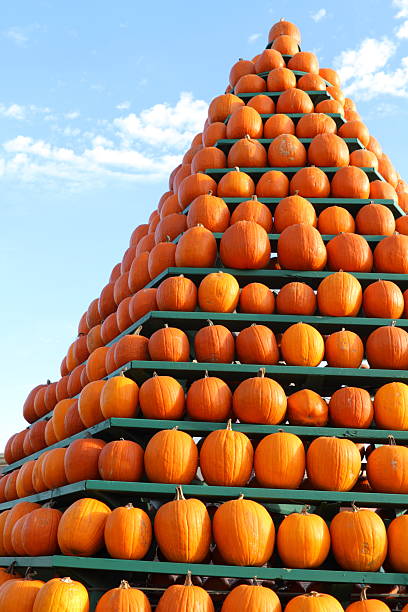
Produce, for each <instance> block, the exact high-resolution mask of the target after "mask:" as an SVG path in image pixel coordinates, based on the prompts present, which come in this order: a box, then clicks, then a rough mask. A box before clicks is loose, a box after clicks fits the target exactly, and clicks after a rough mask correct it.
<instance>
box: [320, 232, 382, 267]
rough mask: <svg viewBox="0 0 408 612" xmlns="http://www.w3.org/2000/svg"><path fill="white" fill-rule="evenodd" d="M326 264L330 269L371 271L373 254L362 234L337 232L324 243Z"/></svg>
mask: <svg viewBox="0 0 408 612" xmlns="http://www.w3.org/2000/svg"><path fill="white" fill-rule="evenodd" d="M326 249H327V266H328V268H329V269H330V270H344V271H346V272H371V270H372V267H373V254H372V252H371V249H370V247H369V246H368V242H367V240H366V239H365V238H363V236H360V235H358V234H352V233H344V234H338V235H337V236H335V237H334V238H332V239H331V240H330V241H329V242H328V243H327V245H326Z"/></svg>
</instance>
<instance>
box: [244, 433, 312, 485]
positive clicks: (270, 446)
mask: <svg viewBox="0 0 408 612" xmlns="http://www.w3.org/2000/svg"><path fill="white" fill-rule="evenodd" d="M305 466H306V456H305V448H304V446H303V442H302V440H301V439H300V438H298V437H297V436H295V434H292V433H287V432H283V431H280V432H277V433H273V434H269V435H268V436H265V438H262V440H261V441H260V442H259V444H258V446H257V447H256V450H255V455H254V469H255V475H256V479H257V481H258V482H259V484H260V485H261V486H262V487H269V488H273V489H297V488H298V487H299V486H300V484H301V482H302V480H303V478H304V474H305Z"/></svg>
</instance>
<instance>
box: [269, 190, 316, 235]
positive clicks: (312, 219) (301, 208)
mask: <svg viewBox="0 0 408 612" xmlns="http://www.w3.org/2000/svg"><path fill="white" fill-rule="evenodd" d="M296 223H309V224H310V225H313V226H314V227H316V224H317V217H316V212H315V209H314V207H313V205H312V204H310V202H309V201H308V200H306V199H305V198H302V196H299V195H292V196H288V197H287V198H283V199H282V200H281V201H280V202H279V203H278V205H277V206H276V208H275V212H274V225H275V230H276V232H277V233H278V234H280V233H281V232H283V230H284V229H286V228H287V227H289V226H290V225H295V224H296Z"/></svg>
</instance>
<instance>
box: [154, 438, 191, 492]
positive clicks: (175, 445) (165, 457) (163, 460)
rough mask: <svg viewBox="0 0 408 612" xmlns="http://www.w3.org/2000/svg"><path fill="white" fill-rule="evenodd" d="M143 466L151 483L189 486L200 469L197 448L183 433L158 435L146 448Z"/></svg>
mask: <svg viewBox="0 0 408 612" xmlns="http://www.w3.org/2000/svg"><path fill="white" fill-rule="evenodd" d="M144 464H145V470H146V475H147V477H148V479H149V480H150V482H164V483H168V484H172V483H173V484H190V483H191V481H192V480H193V478H194V477H195V475H196V472H197V467H198V450H197V446H196V445H195V443H194V440H193V438H192V437H191V436H190V435H188V434H187V433H185V432H183V431H178V430H177V429H165V430H162V431H159V432H158V433H156V434H154V436H152V438H150V440H149V442H148V444H147V446H146V450H145V454H144Z"/></svg>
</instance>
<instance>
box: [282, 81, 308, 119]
mask: <svg viewBox="0 0 408 612" xmlns="http://www.w3.org/2000/svg"><path fill="white" fill-rule="evenodd" d="M313 110H314V106H313V102H312V100H311V99H310V96H309V95H308V94H307V93H306V92H305V91H302V90H301V89H297V88H296V87H291V88H290V89H287V90H286V91H284V92H283V93H281V95H280V96H279V98H278V101H277V103H276V112H277V113H313Z"/></svg>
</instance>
